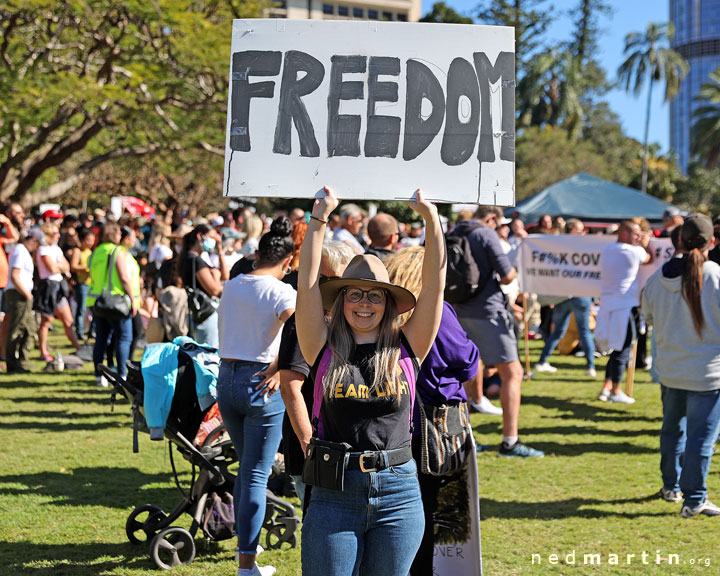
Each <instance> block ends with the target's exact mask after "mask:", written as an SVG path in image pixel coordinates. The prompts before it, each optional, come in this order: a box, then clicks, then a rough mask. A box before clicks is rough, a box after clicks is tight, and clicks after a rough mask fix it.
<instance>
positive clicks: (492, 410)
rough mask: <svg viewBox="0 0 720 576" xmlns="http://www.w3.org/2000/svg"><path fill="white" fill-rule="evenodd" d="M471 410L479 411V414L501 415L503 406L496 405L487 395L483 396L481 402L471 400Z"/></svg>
mask: <svg viewBox="0 0 720 576" xmlns="http://www.w3.org/2000/svg"><path fill="white" fill-rule="evenodd" d="M470 411H471V412H478V413H479V414H496V415H500V414H502V413H503V411H502V408H500V407H498V406H494V405H493V403H492V402H490V400H488V399H487V396H483V397H482V400H480V402H473V401H472V400H470Z"/></svg>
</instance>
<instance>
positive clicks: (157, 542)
mask: <svg viewBox="0 0 720 576" xmlns="http://www.w3.org/2000/svg"><path fill="white" fill-rule="evenodd" d="M100 370H101V372H102V374H103V376H105V378H106V379H107V380H108V382H110V383H111V384H112V386H113V391H112V397H111V405H112V406H113V407H114V402H115V399H116V395H117V394H120V395H122V396H124V397H125V398H127V399H128V401H129V402H130V404H131V406H132V414H133V452H137V451H138V431H142V432H148V428H147V426H146V423H145V415H144V410H143V401H144V382H143V376H142V370H141V368H140V364H139V363H135V362H128V374H127V378H126V379H123V378H121V377H120V376H118V375H117V373H115V372H114V371H112V370H110V369H109V368H107V367H106V366H100ZM211 409H212V407H209V408H208V409H207V410H202V409H201V408H200V404H199V402H198V398H197V393H196V390H195V370H194V367H193V360H192V359H191V358H190V357H189V356H188V355H187V354H184V353H183V351H182V349H181V350H180V351H179V353H178V373H177V380H176V385H175V394H174V396H173V400H172V405H171V408H170V413H169V415H168V418H167V422H166V426H165V430H164V436H165V438H167V439H168V440H169V453H170V464H171V467H172V470H173V475H174V478H175V484H176V486H177V488H178V490H179V491H180V493H181V494H182V500H181V501H180V503H179V504H178V505H177V506H176V507H175V509H174V510H172V511H171V512H169V513H167V512H165V511H163V510H162V509H161V508H159V507H157V506H154V505H152V504H142V505H140V506H137V507H136V508H135V509H134V510H133V511H132V512H131V513H130V515H129V516H128V519H127V522H126V523H125V532H126V534H127V537H128V540H129V541H130V542H131V543H132V544H141V543H144V542H149V543H150V556H151V558H152V559H153V561H154V562H155V564H156V565H157V566H158V567H159V568H162V569H170V568H172V567H174V566H179V565H182V564H189V563H190V562H192V561H193V560H194V558H195V550H196V547H195V535H196V534H197V532H198V529H201V530H202V533H203V535H204V536H205V538H206V540H207V541H219V540H225V539H229V538H232V537H233V536H234V528H235V514H234V509H233V504H232V492H233V485H234V482H235V475H234V474H233V473H232V472H231V471H230V468H231V467H232V465H233V464H235V463H237V455H236V454H235V449H234V448H233V445H232V441H231V440H230V437H229V435H228V434H227V432H226V431H225V428H224V426H222V425H219V426H217V427H215V428H214V429H212V430H210V431H209V432H208V433H207V436H206V437H205V438H204V439H203V440H202V442H201V443H200V445H196V444H195V443H194V442H193V439H195V438H196V435H197V433H198V430H199V429H200V426H201V424H203V419H204V417H205V415H206V413H207V412H208V411H209V410H211ZM205 427H207V425H205ZM200 437H201V436H197V438H200ZM173 446H174V447H175V449H176V450H177V452H179V453H180V455H181V456H182V457H183V458H185V460H187V461H188V462H190V463H191V465H192V475H191V481H190V487H189V489H188V490H187V491H185V490H183V487H182V486H181V484H180V480H179V477H178V472H177V469H176V466H175V461H174V457H173V452H174V450H173ZM277 472H278V471H277V470H274V473H275V474H277ZM266 495H267V508H266V512H265V521H264V524H263V527H264V528H265V529H266V531H267V535H266V539H265V548H266V549H277V548H280V547H281V546H282V545H283V544H284V543H287V544H289V546H290V547H291V548H294V547H295V546H296V545H297V536H296V530H297V527H298V525H299V523H300V518H298V516H297V514H296V513H295V508H294V507H293V506H292V504H290V503H289V502H286V501H285V500H283V499H281V498H279V497H278V496H276V495H275V494H273V493H272V492H271V491H270V490H267V493H266ZM184 513H187V514H188V515H189V516H190V517H191V518H192V523H191V525H190V527H189V529H185V528H182V527H180V526H173V524H174V523H175V522H176V521H177V520H178V519H180V517H181V516H182V515H183V514H184Z"/></svg>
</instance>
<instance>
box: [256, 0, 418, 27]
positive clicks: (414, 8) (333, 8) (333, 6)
mask: <svg viewBox="0 0 720 576" xmlns="http://www.w3.org/2000/svg"><path fill="white" fill-rule="evenodd" d="M420 11H421V0H347V1H337V0H314V1H313V0H280V1H279V2H276V3H275V6H274V7H273V8H270V9H269V10H268V14H267V15H268V16H269V17H271V18H310V19H313V20H383V21H386V22H417V21H418V20H420V16H421V14H420Z"/></svg>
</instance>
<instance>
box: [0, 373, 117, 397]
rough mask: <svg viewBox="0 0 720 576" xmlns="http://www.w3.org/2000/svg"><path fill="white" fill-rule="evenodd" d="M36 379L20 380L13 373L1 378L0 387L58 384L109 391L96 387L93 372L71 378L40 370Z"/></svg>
mask: <svg viewBox="0 0 720 576" xmlns="http://www.w3.org/2000/svg"><path fill="white" fill-rule="evenodd" d="M34 376H35V379H34V380H18V379H17V378H16V377H13V376H12V375H11V376H9V377H8V378H7V379H6V378H0V388H3V389H6V390H14V389H17V388H27V389H37V388H45V387H52V386H56V385H62V386H75V385H77V386H82V387H83V392H85V391H87V392H90V393H93V394H94V393H95V392H103V393H107V392H106V391H104V390H99V389H97V388H96V387H95V381H94V378H93V376H92V375H91V374H76V375H73V378H72V379H70V378H68V377H67V376H60V375H58V374H50V373H43V372H38V373H36V374H35V375H34Z"/></svg>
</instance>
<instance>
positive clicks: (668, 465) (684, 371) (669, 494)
mask: <svg viewBox="0 0 720 576" xmlns="http://www.w3.org/2000/svg"><path fill="white" fill-rule="evenodd" d="M680 236H681V240H682V249H683V252H684V254H683V257H682V258H673V259H671V260H669V261H668V262H666V263H665V264H664V265H663V267H662V268H661V269H660V270H658V271H657V272H656V273H655V274H653V275H652V276H651V277H650V279H649V280H648V282H647V284H646V286H645V289H644V291H643V297H642V310H643V314H644V315H645V319H646V320H647V322H648V323H649V324H652V325H653V334H654V337H655V345H656V350H657V354H656V357H655V358H654V359H653V369H654V372H655V373H656V374H657V377H658V379H659V381H660V383H661V385H660V390H661V397H662V405H663V423H662V429H661V431H660V473H661V475H662V481H663V487H662V488H661V489H660V497H661V498H663V499H664V500H666V501H668V502H678V503H679V502H681V501H682V502H683V506H682V508H681V510H680V513H681V515H682V516H683V517H684V518H691V517H693V516H698V515H701V514H702V515H706V516H720V507H718V506H716V505H715V504H713V503H712V502H710V500H708V497H707V496H708V489H707V475H708V472H709V470H710V461H711V459H712V455H713V448H714V445H715V439H716V438H717V436H718V429H720V266H718V265H717V264H715V263H714V262H711V261H709V260H708V251H709V249H710V248H711V247H712V246H713V243H714V238H713V225H712V221H711V220H710V218H709V217H707V216H705V215H702V214H693V215H691V216H689V217H688V218H687V219H686V220H685V223H684V224H683V225H682V230H681V232H680Z"/></svg>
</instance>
